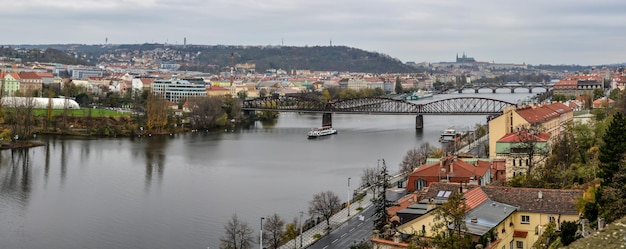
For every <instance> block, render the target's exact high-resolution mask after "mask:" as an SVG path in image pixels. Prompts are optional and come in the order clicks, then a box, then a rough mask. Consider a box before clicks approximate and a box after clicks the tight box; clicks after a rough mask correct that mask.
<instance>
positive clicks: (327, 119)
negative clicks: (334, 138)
mask: <svg viewBox="0 0 626 249" xmlns="http://www.w3.org/2000/svg"><path fill="white" fill-rule="evenodd" d="M322 126H330V127H332V126H333V114H332V113H330V112H325V113H324V114H323V115H322Z"/></svg>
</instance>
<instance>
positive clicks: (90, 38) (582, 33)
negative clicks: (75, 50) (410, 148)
mask: <svg viewBox="0 0 626 249" xmlns="http://www.w3.org/2000/svg"><path fill="white" fill-rule="evenodd" d="M0 3H2V7H1V8H0V23H1V24H2V27H3V32H2V35H1V36H0V44H52V43H82V44H102V43H104V42H105V39H106V38H108V42H109V43H113V44H123V43H124V44H127V43H145V42H157V43H171V44H182V43H183V39H184V38H185V37H186V38H187V43H188V44H207V45H215V44H221V45H281V44H283V45H285V46H327V45H329V44H330V42H331V41H332V44H333V45H345V46H349V47H356V48H360V49H364V50H368V51H375V52H380V53H384V54H388V55H390V56H391V57H395V58H398V59H400V60H402V61H403V62H406V61H415V62H423V61H426V62H439V61H453V60H454V58H455V55H456V54H457V53H459V54H460V55H461V54H462V53H463V52H465V53H466V54H467V55H468V56H471V57H475V58H476V59H477V60H478V61H488V62H496V63H523V62H525V63H527V64H583V65H589V64H591V65H597V64H609V63H618V62H626V1H624V0H593V1H592V0H524V1H507V0H493V1H484V0H385V1H383V0H237V1H235V0H56V1H51V0H0Z"/></svg>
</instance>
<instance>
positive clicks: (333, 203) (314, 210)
mask: <svg viewBox="0 0 626 249" xmlns="http://www.w3.org/2000/svg"><path fill="white" fill-rule="evenodd" d="M340 209H341V204H340V201H339V196H337V194H335V193H334V192H332V191H322V192H320V193H318V194H315V195H313V200H311V201H310V202H309V214H310V215H315V214H318V215H321V216H322V217H324V219H325V220H326V226H328V227H330V217H331V216H333V214H335V213H337V212H338V211H339V210H340Z"/></svg>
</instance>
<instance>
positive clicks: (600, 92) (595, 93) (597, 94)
mask: <svg viewBox="0 0 626 249" xmlns="http://www.w3.org/2000/svg"><path fill="white" fill-rule="evenodd" d="M602 97H604V90H603V89H600V88H596V89H593V99H594V100H595V99H599V98H602Z"/></svg>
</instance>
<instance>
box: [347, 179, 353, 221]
mask: <svg viewBox="0 0 626 249" xmlns="http://www.w3.org/2000/svg"><path fill="white" fill-rule="evenodd" d="M351 192H352V191H350V177H348V217H350V199H351V197H350V193H351Z"/></svg>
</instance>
